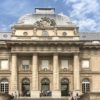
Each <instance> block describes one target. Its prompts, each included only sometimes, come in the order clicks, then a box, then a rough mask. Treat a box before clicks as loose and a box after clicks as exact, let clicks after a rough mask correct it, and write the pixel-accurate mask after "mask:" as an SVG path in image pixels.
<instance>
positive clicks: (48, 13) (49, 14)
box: [16, 8, 75, 26]
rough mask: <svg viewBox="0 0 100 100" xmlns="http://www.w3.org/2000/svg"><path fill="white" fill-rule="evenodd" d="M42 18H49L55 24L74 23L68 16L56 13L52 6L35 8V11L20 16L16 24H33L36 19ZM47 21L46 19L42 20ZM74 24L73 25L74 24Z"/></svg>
mask: <svg viewBox="0 0 100 100" xmlns="http://www.w3.org/2000/svg"><path fill="white" fill-rule="evenodd" d="M43 18H49V21H50V20H54V21H55V23H56V26H62V25H74V24H73V23H72V22H71V21H70V18H69V17H68V16H65V15H63V14H62V15H61V14H56V13H55V9H53V8H48V9H47V8H36V9H35V13H30V14H26V15H24V16H21V17H20V18H19V20H18V22H17V23H16V24H22V25H34V24H35V23H36V22H37V21H41V19H43ZM44 21H48V20H44ZM74 26H75V25H74Z"/></svg>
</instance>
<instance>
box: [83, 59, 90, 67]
mask: <svg viewBox="0 0 100 100" xmlns="http://www.w3.org/2000/svg"><path fill="white" fill-rule="evenodd" d="M89 65H90V64H89V60H82V68H89Z"/></svg>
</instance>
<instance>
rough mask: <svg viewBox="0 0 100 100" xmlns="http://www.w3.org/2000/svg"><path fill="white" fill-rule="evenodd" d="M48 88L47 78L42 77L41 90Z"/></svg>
mask: <svg viewBox="0 0 100 100" xmlns="http://www.w3.org/2000/svg"><path fill="white" fill-rule="evenodd" d="M48 90H50V81H49V79H43V80H42V81H41V91H48Z"/></svg>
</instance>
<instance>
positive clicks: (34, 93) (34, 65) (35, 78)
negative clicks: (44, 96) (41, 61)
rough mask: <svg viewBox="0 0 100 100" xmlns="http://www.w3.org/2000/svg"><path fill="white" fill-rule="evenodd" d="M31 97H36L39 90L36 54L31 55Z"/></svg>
mask: <svg viewBox="0 0 100 100" xmlns="http://www.w3.org/2000/svg"><path fill="white" fill-rule="evenodd" d="M31 90H32V91H31V97H34V98H38V97H39V95H40V92H39V90H38V55H37V54H33V57H32V89H31Z"/></svg>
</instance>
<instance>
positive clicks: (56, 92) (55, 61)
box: [52, 54, 61, 98]
mask: <svg viewBox="0 0 100 100" xmlns="http://www.w3.org/2000/svg"><path fill="white" fill-rule="evenodd" d="M58 60H59V59H58V54H54V55H53V91H52V97H53V98H59V97H61V92H60V89H59V87H60V85H59V64H58Z"/></svg>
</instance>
